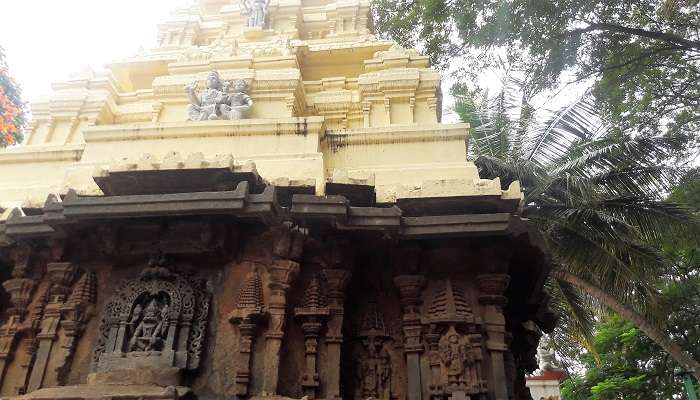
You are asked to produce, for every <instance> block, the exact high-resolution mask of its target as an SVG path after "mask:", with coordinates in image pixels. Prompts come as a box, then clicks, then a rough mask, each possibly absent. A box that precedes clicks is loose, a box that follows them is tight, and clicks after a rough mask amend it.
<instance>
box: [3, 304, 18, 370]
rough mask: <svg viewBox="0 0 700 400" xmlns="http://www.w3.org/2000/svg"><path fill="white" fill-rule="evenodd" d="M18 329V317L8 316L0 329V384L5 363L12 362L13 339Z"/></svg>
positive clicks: (15, 315)
mask: <svg viewBox="0 0 700 400" xmlns="http://www.w3.org/2000/svg"><path fill="white" fill-rule="evenodd" d="M19 329H20V321H19V315H17V314H14V315H10V316H9V318H8V319H7V321H5V323H4V324H3V325H2V327H0V382H2V381H3V378H4V375H5V367H6V366H7V363H8V362H10V361H12V353H13V352H14V347H15V338H16V337H17V332H19Z"/></svg>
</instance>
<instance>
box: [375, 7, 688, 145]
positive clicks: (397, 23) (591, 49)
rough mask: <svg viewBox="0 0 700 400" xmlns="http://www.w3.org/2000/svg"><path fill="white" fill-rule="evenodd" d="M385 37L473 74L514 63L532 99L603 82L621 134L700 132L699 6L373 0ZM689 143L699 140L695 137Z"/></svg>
mask: <svg viewBox="0 0 700 400" xmlns="http://www.w3.org/2000/svg"><path fill="white" fill-rule="evenodd" d="M373 5H374V7H373V12H374V20H375V24H376V27H377V30H378V31H379V33H380V34H382V35H384V36H387V37H391V38H392V39H395V40H397V41H398V42H399V43H401V44H403V45H406V46H411V47H418V48H419V49H420V50H421V51H423V52H424V53H426V54H427V55H429V56H430V58H431V60H432V61H433V63H436V64H437V65H441V66H445V65H447V64H449V62H451V61H452V59H453V58H454V57H456V56H460V55H466V57H464V58H462V60H463V62H470V64H467V65H466V68H465V70H466V71H465V72H467V73H471V74H472V75H474V74H475V73H477V72H478V71H481V70H483V69H484V68H493V65H494V62H495V61H494V60H495V59H497V58H501V57H505V58H506V59H507V62H508V64H509V65H512V66H513V68H515V69H517V70H520V71H522V72H523V74H524V76H525V81H526V84H527V85H526V86H527V88H528V91H529V92H531V93H538V92H540V91H542V90H544V89H550V88H553V87H557V86H558V85H560V84H561V83H562V77H563V76H567V77H570V76H573V77H575V79H576V80H586V79H592V80H593V81H594V91H593V93H594V99H595V100H596V104H597V106H598V107H599V108H600V110H601V111H602V112H603V114H604V117H605V118H606V119H608V120H609V121H612V122H614V123H615V125H616V126H617V127H618V128H619V129H622V130H627V129H631V130H636V131H638V132H651V133H655V132H659V131H660V130H662V131H664V132H667V133H669V134H671V135H675V134H678V133H683V134H686V135H689V134H690V133H693V132H696V131H697V130H698V128H700V111H699V110H700V30H698V29H697V27H698V26H700V2H699V0H638V1H619V0H595V1H572V0H563V1H562V0H498V1H497V0H374V2H373ZM688 137H690V136H688Z"/></svg>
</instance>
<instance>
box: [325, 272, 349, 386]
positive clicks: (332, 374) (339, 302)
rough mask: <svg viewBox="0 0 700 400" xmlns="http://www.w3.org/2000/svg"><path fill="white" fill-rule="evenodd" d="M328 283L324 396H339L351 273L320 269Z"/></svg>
mask: <svg viewBox="0 0 700 400" xmlns="http://www.w3.org/2000/svg"><path fill="white" fill-rule="evenodd" d="M321 273H322V274H323V277H324V278H325V280H326V283H327V284H328V300H329V303H330V304H329V310H330V318H329V320H328V333H327V334H326V348H327V361H328V364H327V365H326V398H327V399H338V398H340V347H341V344H342V343H343V332H342V329H343V314H344V305H343V304H344V300H345V288H346V287H347V285H348V283H349V282H350V277H351V275H352V274H351V273H350V271H346V270H343V269H324V270H322V271H321Z"/></svg>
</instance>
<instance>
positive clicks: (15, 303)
mask: <svg viewBox="0 0 700 400" xmlns="http://www.w3.org/2000/svg"><path fill="white" fill-rule="evenodd" d="M35 285H36V281H35V280H33V279H29V278H14V279H9V280H6V281H5V282H3V283H2V287H3V288H5V291H6V292H7V293H9V295H10V302H11V303H12V307H13V308H12V310H10V314H16V315H18V316H20V318H21V317H22V316H24V315H25V314H26V313H27V307H28V306H29V303H30V302H31V300H32V297H31V296H32V291H33V290H34V286H35Z"/></svg>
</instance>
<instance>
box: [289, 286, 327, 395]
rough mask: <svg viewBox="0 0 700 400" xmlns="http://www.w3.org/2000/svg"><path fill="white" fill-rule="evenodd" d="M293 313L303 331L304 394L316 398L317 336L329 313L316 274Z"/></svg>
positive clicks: (317, 378) (302, 380)
mask: <svg viewBox="0 0 700 400" xmlns="http://www.w3.org/2000/svg"><path fill="white" fill-rule="evenodd" d="M294 314H295V316H296V317H297V319H299V320H300V322H301V329H302V331H303V332H304V347H305V350H306V351H305V353H306V354H305V370H304V374H303V375H302V378H301V386H302V388H303V389H304V395H305V396H308V397H309V398H310V399H314V398H316V395H317V390H318V386H319V376H318V369H317V366H316V355H317V353H318V338H319V336H320V335H321V331H322V330H323V327H324V325H325V321H326V319H327V318H328V315H329V314H330V310H329V308H328V299H326V296H325V293H324V291H323V286H322V285H321V280H320V279H319V277H318V276H314V277H313V278H312V279H311V282H310V283H309V286H308V287H307V288H306V292H305V293H304V304H303V307H297V308H295V309H294Z"/></svg>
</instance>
